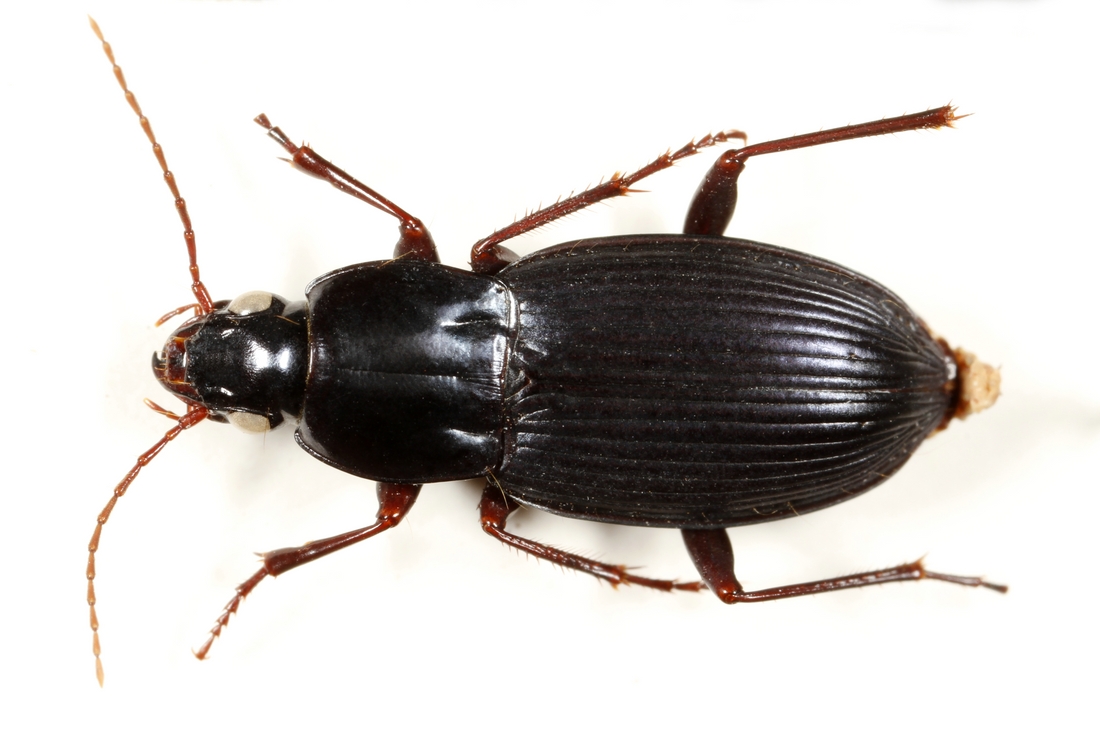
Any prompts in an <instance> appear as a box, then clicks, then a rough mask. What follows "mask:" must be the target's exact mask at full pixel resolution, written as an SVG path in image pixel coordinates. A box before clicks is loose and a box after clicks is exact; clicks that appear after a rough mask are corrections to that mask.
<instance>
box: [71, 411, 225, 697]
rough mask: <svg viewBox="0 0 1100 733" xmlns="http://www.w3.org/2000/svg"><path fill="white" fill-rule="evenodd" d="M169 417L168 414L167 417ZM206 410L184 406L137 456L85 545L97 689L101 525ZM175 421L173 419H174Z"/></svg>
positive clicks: (100, 671) (100, 665) (99, 673)
mask: <svg viewBox="0 0 1100 733" xmlns="http://www.w3.org/2000/svg"><path fill="white" fill-rule="evenodd" d="M166 413H167V411H166V410H164V411H162V414H166ZM167 414H170V413H167ZM208 414H209V413H208V412H207V409H206V408H205V407H202V406H201V405H195V404H190V405H188V406H187V412H185V413H184V414H183V416H182V417H180V418H178V422H176V424H175V425H174V426H173V427H172V429H171V430H169V431H168V432H167V433H165V434H164V437H163V438H161V439H160V440H158V441H157V442H156V443H154V444H153V447H152V448H150V449H149V450H147V451H145V452H144V453H142V454H141V455H140V456H138V459H137V463H135V464H134V467H133V468H131V469H130V472H129V473H127V474H126V476H125V477H124V478H123V479H122V481H120V482H119V483H118V486H116V487H115V491H114V495H112V496H111V500H110V501H108V502H107V505H106V506H104V507H103V511H101V512H100V513H99V517H97V518H96V526H95V532H92V539H91V541H90V542H88V612H89V621H90V623H91V626H92V654H95V676H96V679H97V680H99V686H100V687H103V662H102V661H100V659H99V651H100V648H99V618H98V617H97V616H96V612H95V553H96V550H98V549H99V536H100V534H101V533H102V532H103V525H105V524H107V520H108V519H110V518H111V512H113V511H114V509H115V504H117V503H118V500H119V498H120V497H121V496H122V495H123V494H125V493H126V489H128V488H130V484H132V483H133V482H134V479H135V478H137V475H138V474H139V473H141V469H142V468H144V467H145V466H147V465H149V462H150V461H152V460H153V459H154V458H156V456H157V454H158V453H160V452H161V450H163V449H164V446H166V445H168V443H169V442H171V441H173V440H175V439H176V436H177V435H179V434H180V433H182V432H183V431H184V430H187V428H190V427H193V426H195V425H198V424H199V423H200V422H202V421H203V420H205V419H206V417H207V415H208ZM173 417H175V415H173Z"/></svg>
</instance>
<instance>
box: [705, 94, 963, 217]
mask: <svg viewBox="0 0 1100 733" xmlns="http://www.w3.org/2000/svg"><path fill="white" fill-rule="evenodd" d="M956 119H958V118H957V117H956V116H955V110H954V108H952V107H939V108H937V109H930V110H928V111H927V112H921V113H919V114H915V115H903V116H901V117H889V118H887V119H885V120H877V121H875V122H864V123H862V124H859V125H848V126H846V127H837V128H834V129H832V130H822V131H820V132H811V133H809V134H806V135H795V136H794V137H785V138H783V139H781V140H772V141H769V142H763V143H757V144H756V145H748V146H746V147H743V148H740V149H739V150H730V151H728V152H725V153H723V154H722V155H721V156H719V158H718V160H717V162H715V164H714V165H713V166H712V167H711V169H710V170H709V171H707V174H706V176H704V177H703V182H702V183H701V184H699V190H698V191H696V192H695V198H694V199H692V201H691V206H690V207H688V215H687V219H686V220H685V221H684V234H702V235H711V236H715V237H720V236H722V235H723V234H724V233H725V231H726V227H727V226H729V223H730V219H731V218H733V209H734V207H735V206H736V205H737V177H738V176H739V175H741V171H743V170H744V169H745V161H746V160H748V159H749V158H751V157H752V156H754V155H765V154H767V153H779V152H782V151H784V150H795V149H797V148H808V147H812V146H814V145H824V144H825V143H835V142H839V141H841V140H854V139H856V138H860V137H874V136H875V135H886V134H889V133H892V132H905V131H907V130H923V129H926V128H930V127H931V128H935V127H950V126H951V123H952V122H954V121H955V120H956Z"/></svg>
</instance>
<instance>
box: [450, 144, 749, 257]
mask: <svg viewBox="0 0 1100 733" xmlns="http://www.w3.org/2000/svg"><path fill="white" fill-rule="evenodd" d="M735 139H736V140H741V141H742V142H743V141H744V140H745V133H743V132H741V131H739V130H727V131H725V132H719V133H715V134H712V135H704V136H703V137H701V138H700V139H699V140H697V141H695V140H693V141H692V142H690V143H688V144H687V145H685V146H684V147H682V148H680V149H679V150H677V151H676V152H675V153H674V152H672V151H671V150H670V151H668V152H666V153H665V154H664V155H662V156H660V157H659V158H657V159H656V160H654V161H653V162H652V163H650V164H649V165H647V166H645V167H644V168H640V169H638V170H636V171H634V172H633V173H630V174H629V175H625V176H624V175H622V174H621V173H616V174H614V175H613V176H611V179H610V180H608V181H604V182H602V183H600V184H599V185H597V186H593V187H592V188H590V189H588V190H586V191H582V192H581V193H578V194H576V195H574V196H570V197H568V198H565V199H562V200H560V201H558V202H556V203H554V204H552V205H550V206H546V207H544V208H541V209H539V210H538V211H535V212H533V213H531V214H528V215H527V216H525V217H523V218H522V219H519V220H518V221H515V222H513V223H512V224H510V225H509V226H506V227H504V228H502V229H498V230H497V231H495V232H493V233H492V234H490V235H489V236H488V237H485V238H484V239H482V240H481V241H479V242H477V243H476V244H474V246H473V249H472V250H471V251H470V265H471V266H472V268H473V270H474V272H480V273H484V274H489V275H491V274H494V273H496V272H498V271H500V270H501V269H502V268H504V266H505V265H507V264H509V263H511V262H515V261H516V260H517V259H518V255H516V253H515V252H512V251H511V250H510V249H507V248H505V247H502V246H500V243H501V242H504V241H506V240H509V239H512V238H513V237H518V236H519V235H521V234H525V233H526V232H529V231H531V230H533V229H538V228H539V227H541V226H543V225H544V224H548V223H550V222H552V221H554V220H555V219H560V218H561V217H563V216H568V215H569V214H572V213H574V212H577V211H580V210H581V209H583V208H586V207H588V206H591V205H592V204H595V203H598V202H600V201H603V200H605V199H609V198H613V197H615V196H626V195H627V194H628V193H634V192H635V191H633V190H632V189H631V188H630V187H631V186H633V185H634V184H635V183H637V182H638V181H640V180H642V179H643V178H646V177H648V176H651V175H653V174H654V173H657V172H658V171H663V170H664V169H665V168H671V167H672V165H673V164H674V163H675V162H676V161H678V160H681V159H683V158H687V157H690V156H692V155H695V154H696V153H698V152H699V151H700V150H702V149H703V148H709V147H711V146H713V145H718V144H721V143H724V142H728V141H729V140H735Z"/></svg>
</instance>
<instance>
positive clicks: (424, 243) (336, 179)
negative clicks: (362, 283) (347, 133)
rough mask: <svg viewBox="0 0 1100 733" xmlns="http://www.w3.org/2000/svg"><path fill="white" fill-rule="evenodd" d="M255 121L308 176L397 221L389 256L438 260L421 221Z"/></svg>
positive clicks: (261, 118)
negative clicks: (397, 231) (397, 236)
mask: <svg viewBox="0 0 1100 733" xmlns="http://www.w3.org/2000/svg"><path fill="white" fill-rule="evenodd" d="M255 122H256V124H257V125H259V126H260V127H262V128H264V129H265V130H267V135H268V137H270V138H271V139H272V140H274V141H275V142H277V143H279V144H280V145H282V146H283V149H284V150H286V151H287V152H288V153H290V155H291V158H290V164H291V165H293V166H294V167H295V168H297V169H298V170H300V171H302V172H304V173H308V174H309V175H311V176H313V177H315V178H320V179H321V180H322V181H328V182H329V183H330V184H332V186H333V187H334V188H337V189H339V190H340V191H343V192H344V193H346V194H348V195H349V196H354V197H355V198H357V199H359V200H360V201H365V202H366V203H368V204H370V205H371V206H373V207H374V208H376V209H378V210H380V211H384V212H386V213H387V214H389V215H390V216H393V217H395V218H396V219H397V220H398V221H399V222H400V227H401V237H400V239H398V240H397V245H396V246H395V247H394V248H393V258H394V259H395V260H396V259H401V258H403V257H409V258H412V259H415V260H423V261H425V262H439V252H438V251H437V250H436V248H435V242H434V241H433V240H432V235H431V233H429V232H428V228H427V227H426V226H424V222H422V221H420V220H419V219H417V218H416V217H415V216H412V215H411V214H409V213H408V212H406V211H405V210H404V209H402V208H401V207H400V206H398V205H397V204H395V203H393V202H392V201H390V200H389V199H387V198H386V197H385V196H383V195H382V194H380V193H378V192H377V191H375V190H374V189H373V188H371V187H370V186H368V185H366V184H365V183H362V182H361V181H358V180H356V179H355V178H354V177H353V176H350V175H348V174H347V173H346V172H344V171H343V170H341V169H340V168H337V167H336V166H335V165H333V164H332V163H330V162H329V161H327V160H325V159H324V158H322V157H321V156H320V155H318V154H317V153H316V152H314V150H313V149H312V148H310V147H309V146H306V145H302V146H298V145H295V144H294V143H292V142H291V141H290V138H289V137H287V136H286V133H284V132H283V131H282V130H280V129H279V128H278V127H275V126H274V125H272V124H271V121H270V120H268V119H267V115H264V114H261V115H260V116H259V117H257V118H256V120H255Z"/></svg>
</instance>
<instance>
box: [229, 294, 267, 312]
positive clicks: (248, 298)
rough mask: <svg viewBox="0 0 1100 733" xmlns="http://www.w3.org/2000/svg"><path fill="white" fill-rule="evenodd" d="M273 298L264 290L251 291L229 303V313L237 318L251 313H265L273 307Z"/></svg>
mask: <svg viewBox="0 0 1100 733" xmlns="http://www.w3.org/2000/svg"><path fill="white" fill-rule="evenodd" d="M273 297H274V296H273V295H272V294H271V293H266V292H264V291H263V290H249V291H248V292H247V293H242V294H240V295H238V296H237V297H236V298H234V299H233V300H231V301H230V302H229V312H230V313H232V314H233V315H236V316H247V315H248V314H249V313H259V312H260V311H265V310H267V309H268V308H270V307H271V300H272V298H273Z"/></svg>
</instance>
